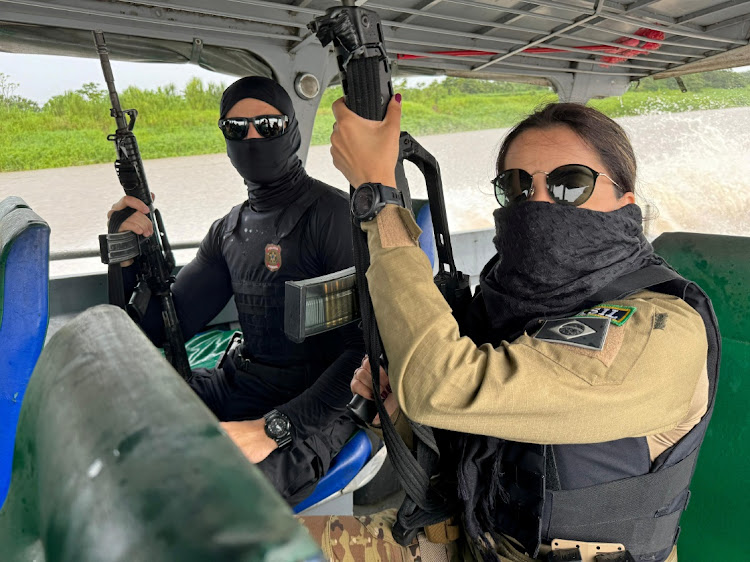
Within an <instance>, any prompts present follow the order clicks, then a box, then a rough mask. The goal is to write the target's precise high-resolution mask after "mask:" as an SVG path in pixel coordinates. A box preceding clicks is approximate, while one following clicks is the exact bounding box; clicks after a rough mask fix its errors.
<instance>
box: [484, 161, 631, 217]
mask: <svg viewBox="0 0 750 562" xmlns="http://www.w3.org/2000/svg"><path fill="white" fill-rule="evenodd" d="M536 174H544V175H545V176H547V190H548V191H549V195H550V197H551V198H552V199H553V200H554V202H555V203H558V204H560V205H571V206H573V207H578V206H579V205H583V204H584V203H585V202H586V201H588V200H589V198H590V197H591V194H592V193H594V187H595V186H596V180H597V178H598V177H599V176H604V177H605V178H607V179H609V181H611V182H612V183H613V184H614V185H615V186H616V187H618V188H619V187H620V186H619V185H617V184H616V183H615V181H614V180H613V179H612V178H610V177H609V176H608V175H607V174H604V173H602V172H597V171H596V170H592V169H591V168H589V167H588V166H584V165H583V164H566V165H565V166H560V167H559V168H555V169H554V170H552V171H551V172H534V173H533V174H530V173H528V172H527V171H526V170H519V169H517V168H514V169H512V170H505V171H504V172H501V173H500V174H498V176H497V177H496V178H495V179H494V180H492V185H493V186H494V187H495V198H496V199H497V202H498V203H500V206H501V207H508V206H510V205H514V204H516V203H521V202H523V201H526V200H527V199H528V198H529V197H531V194H532V193H533V192H534V185H533V184H534V176H535V175H536Z"/></svg>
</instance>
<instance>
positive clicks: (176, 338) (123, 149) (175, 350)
mask: <svg viewBox="0 0 750 562" xmlns="http://www.w3.org/2000/svg"><path fill="white" fill-rule="evenodd" d="M94 43H95V44H96V50H97V53H98V54H99V60H100V62H101V65H102V71H103V72H104V80H105V82H106V83H107V89H108V90H109V99H110V101H111V103H112V108H111V110H110V114H111V115H112V117H114V119H115V123H116V124H117V129H116V130H115V132H114V133H113V134H110V135H107V140H108V141H112V142H113V143H114V144H115V151H116V153H117V160H115V171H116V172H117V178H118V179H119V180H120V185H122V188H123V189H124V190H125V194H126V195H131V196H133V197H136V198H138V199H140V200H141V201H143V202H144V203H145V204H146V205H148V208H149V211H150V212H149V215H148V216H149V218H150V219H151V224H152V225H153V230H154V233H153V234H152V235H151V236H149V237H147V238H146V237H143V236H140V235H137V234H135V233H134V232H110V233H109V234H103V235H101V236H99V249H100V252H101V258H102V263H105V264H107V265H108V266H109V275H108V277H109V300H110V303H111V304H114V305H117V306H119V307H121V308H124V309H125V310H126V311H127V312H128V314H129V315H130V317H131V318H132V319H133V320H135V321H136V322H137V323H139V324H140V322H141V321H142V320H143V317H144V315H145V314H146V309H147V308H148V304H149V302H150V301H151V297H152V295H153V296H156V297H158V299H159V303H160V305H161V310H162V313H161V317H162V320H163V322H164V332H165V340H164V342H165V343H164V354H165V355H166V357H167V360H168V361H169V362H170V363H171V364H172V366H173V367H174V368H175V370H176V371H177V372H178V373H179V374H180V376H182V378H184V379H185V380H190V378H191V377H192V372H191V370H190V363H189V362H188V357H187V351H186V350H185V340H184V338H183V336H182V330H181V329H180V322H179V320H178V319H177V311H176V310H175V306H174V300H173V299H172V292H171V290H170V287H171V285H172V283H174V276H173V275H172V271H173V270H174V267H175V260H174V255H173V253H172V248H171V246H170V245H169V240H168V239H167V233H166V230H165V229H164V222H163V221H162V219H161V213H159V211H158V210H157V209H155V208H154V204H153V199H152V198H151V190H150V189H149V187H148V182H147V181H146V173H145V171H144V169H143V161H142V160H141V153H140V150H139V149H138V142H137V141H136V139H135V135H134V134H133V127H134V126H135V120H136V118H137V117H138V111H136V110H135V109H125V110H123V109H122V107H121V106H120V98H119V96H118V95H117V90H116V89H115V79H114V75H113V74H112V66H111V65H110V62H109V49H107V45H106V43H105V41H104V33H102V32H101V31H94ZM126 116H127V117H128V118H127V119H126ZM131 212H132V210H131ZM129 259H134V260H135V266H136V268H137V271H138V273H137V278H138V282H137V284H136V287H135V290H134V291H133V295H132V296H131V297H130V302H128V304H127V305H125V302H124V301H125V298H124V294H123V287H122V285H123V281H122V270H121V267H120V263H121V262H123V261H126V260H129Z"/></svg>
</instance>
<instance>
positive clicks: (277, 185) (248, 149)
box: [220, 76, 308, 211]
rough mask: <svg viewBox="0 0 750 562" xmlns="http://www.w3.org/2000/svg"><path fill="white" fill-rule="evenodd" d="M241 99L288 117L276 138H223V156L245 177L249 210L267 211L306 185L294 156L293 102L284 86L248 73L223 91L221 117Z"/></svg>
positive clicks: (286, 201) (296, 139)
mask: <svg viewBox="0 0 750 562" xmlns="http://www.w3.org/2000/svg"><path fill="white" fill-rule="evenodd" d="M245 98H253V99H257V100H260V101H264V102H266V103H268V104H270V105H272V106H273V107H275V108H276V109H278V110H279V113H281V114H284V115H286V116H287V117H289V124H288V125H287V128H286V130H285V131H284V134H282V135H281V136H279V137H273V138H255V139H245V140H238V141H232V140H227V141H226V143H227V155H228V156H229V160H230V161H231V162H232V165H233V166H234V167H235V169H236V170H237V172H238V173H239V174H240V175H241V176H242V177H243V179H244V180H245V185H246V186H247V197H248V200H249V202H250V206H251V208H252V209H253V210H255V211H269V210H273V209H277V208H280V207H284V206H286V205H288V204H289V203H291V202H292V201H294V200H295V199H297V198H298V197H299V196H300V195H301V194H302V192H304V190H305V189H306V188H307V187H308V181H307V180H308V176H307V174H306V173H305V169H304V167H303V166H302V161H301V160H300V159H299V157H298V156H297V151H298V150H299V147H300V145H301V136H300V132H299V124H298V123H297V118H296V117H295V115H294V105H293V104H292V100H291V98H290V97H289V95H288V94H287V93H286V91H285V90H284V88H282V87H281V86H280V85H279V84H277V83H276V82H274V81H273V80H271V79H269V78H264V77H262V76H250V77H247V78H241V79H240V80H238V81H237V82H235V83H234V84H232V85H231V86H229V87H228V88H227V89H226V90H225V91H224V95H223V96H222V98H221V108H220V109H221V117H224V116H225V115H226V114H227V112H228V111H229V110H230V109H231V108H232V106H233V105H234V104H236V103H237V102H238V101H240V100H242V99H245ZM243 117H251V116H250V115H245V116H243Z"/></svg>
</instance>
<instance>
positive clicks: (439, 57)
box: [0, 0, 750, 101]
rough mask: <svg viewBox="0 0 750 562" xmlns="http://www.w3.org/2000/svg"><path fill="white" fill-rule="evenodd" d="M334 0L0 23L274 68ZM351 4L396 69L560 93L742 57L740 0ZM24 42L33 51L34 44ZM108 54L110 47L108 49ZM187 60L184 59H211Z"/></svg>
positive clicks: (745, 4)
mask: <svg viewBox="0 0 750 562" xmlns="http://www.w3.org/2000/svg"><path fill="white" fill-rule="evenodd" d="M339 4H340V2H339V1H338V0H279V1H271V0H212V1H207V0H58V1H45V0H0V30H2V29H3V27H5V26H7V25H10V26H12V25H18V24H33V25H40V26H45V27H57V28H63V29H77V30H90V29H94V28H99V29H103V30H104V31H105V32H109V33H117V34H120V35H123V36H131V37H138V38H146V39H153V40H158V39H162V40H170V41H177V42H183V43H190V44H191V45H195V44H196V41H197V42H198V44H199V45H202V46H203V48H218V49H235V50H236V49H242V50H246V51H249V52H250V53H252V54H253V55H254V56H256V57H257V58H259V59H261V60H264V61H266V62H267V63H268V65H269V68H271V69H276V71H277V72H276V73H277V77H278V75H279V72H278V69H279V65H281V66H282V67H285V66H288V64H289V63H290V62H292V61H294V60H296V59H297V58H299V57H303V56H304V55H305V54H307V55H308V56H309V53H311V52H313V51H316V50H317V51H320V49H321V48H320V47H319V46H318V45H317V43H316V41H315V39H314V37H313V36H312V35H311V34H310V32H309V31H308V30H307V27H306V26H307V23H308V22H309V21H310V20H311V19H312V18H313V17H315V16H318V15H320V14H322V13H323V12H324V11H325V9H327V8H329V7H332V6H336V5H339ZM356 4H357V5H360V6H362V5H364V6H365V7H367V8H370V9H373V10H375V11H377V12H378V13H379V14H380V16H381V18H382V20H383V30H384V33H385V37H386V40H387V42H388V48H389V51H390V54H391V56H393V57H394V68H395V72H396V75H399V74H400V75H415V74H448V75H455V76H477V77H482V78H496V79H507V78H511V79H514V80H524V79H528V81H531V82H535V83H538V81H539V79H540V78H544V79H546V80H547V82H548V83H549V84H551V85H552V86H554V87H555V89H556V90H557V91H558V93H559V94H560V96H561V98H563V99H574V100H579V101H585V99H588V98H590V97H600V96H604V95H612V94H618V93H622V92H623V91H624V90H625V89H626V88H627V85H628V83H629V82H631V81H632V80H638V79H641V78H644V77H646V76H654V77H656V78H660V77H667V76H677V75H680V74H683V73H690V72H695V71H696V70H693V69H695V68H700V69H701V71H703V70H706V69H717V68H728V67H730V66H737V65H741V64H750V49H748V45H749V44H750V41H749V39H750V0H719V1H715V0H714V1H712V0H690V1H689V2H688V1H685V0H629V1H628V0H565V1H552V0H369V1H368V0H358V1H357V2H356ZM3 22H6V23H3ZM643 29H646V30H653V31H655V32H659V33H661V34H663V38H660V37H657V38H653V39H647V38H646V37H644V36H643V31H639V30H643ZM7 40H8V39H7V34H0V50H4V43H5V42H6V41H7ZM626 42H632V43H634V44H635V46H628V45H626V44H624V43H626ZM646 43H648V44H647V45H646ZM15 48H16V50H18V46H16V47H15ZM22 50H25V52H33V46H29V45H26V46H25V47H24V49H22ZM117 56H118V52H117V50H116V49H114V50H113V57H114V58H117ZM604 57H617V58H614V59H611V58H610V59H606V58H604ZM324 58H325V57H324ZM328 58H329V59H330V55H328ZM194 59H195V57H193V58H191V59H190V60H191V61H192V62H197V63H199V64H203V65H204V66H207V67H209V68H210V66H209V65H208V64H204V63H203V62H202V61H201V60H194ZM284 60H286V63H284V62H283V61H284ZM310 60H311V61H313V60H315V61H320V60H321V56H320V54H319V53H317V54H315V55H314V56H312V57H311V58H310ZM185 62H188V61H185ZM214 66H216V65H214ZM296 66H299V65H296ZM330 66H331V65H330V63H329V64H328V65H326V64H323V65H322V66H321V68H322V67H325V70H320V69H318V71H317V72H314V73H315V74H317V75H318V76H319V78H321V81H322V82H323V83H324V84H326V83H328V81H329V80H330V79H332V78H333V77H334V76H335V73H333V72H330V68H329V67H330ZM215 69H216V70H221V68H215ZM285 70H286V69H285Z"/></svg>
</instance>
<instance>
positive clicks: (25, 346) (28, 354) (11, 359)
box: [0, 197, 49, 504]
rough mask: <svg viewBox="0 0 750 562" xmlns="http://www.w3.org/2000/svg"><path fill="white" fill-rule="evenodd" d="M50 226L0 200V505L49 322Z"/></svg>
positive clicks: (18, 204)
mask: <svg viewBox="0 0 750 562" xmlns="http://www.w3.org/2000/svg"><path fill="white" fill-rule="evenodd" d="M48 283H49V226H48V225H47V223H46V222H44V221H43V220H42V219H41V218H40V217H39V216H38V215H37V214H36V213H34V211H32V210H31V209H30V208H29V207H28V205H26V203H25V202H24V201H23V199H21V198H19V197H8V198H6V199H4V200H3V201H0V504H2V502H3V501H4V500H5V496H6V494H7V491H8V485H9V484H10V472H11V465H12V461H13V444H14V442H15V438H16V425H17V423H18V414H19V412H20V411H21V400H22V399H23V395H24V393H25V391H26V386H27V385H28V382H29V377H30V376H31V372H32V371H33V370H34V365H36V361H37V359H38V358H39V353H40V352H41V350H42V346H43V345H44V338H45V335H46V333H47V322H48V319H49V304H48V292H47V287H48Z"/></svg>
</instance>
